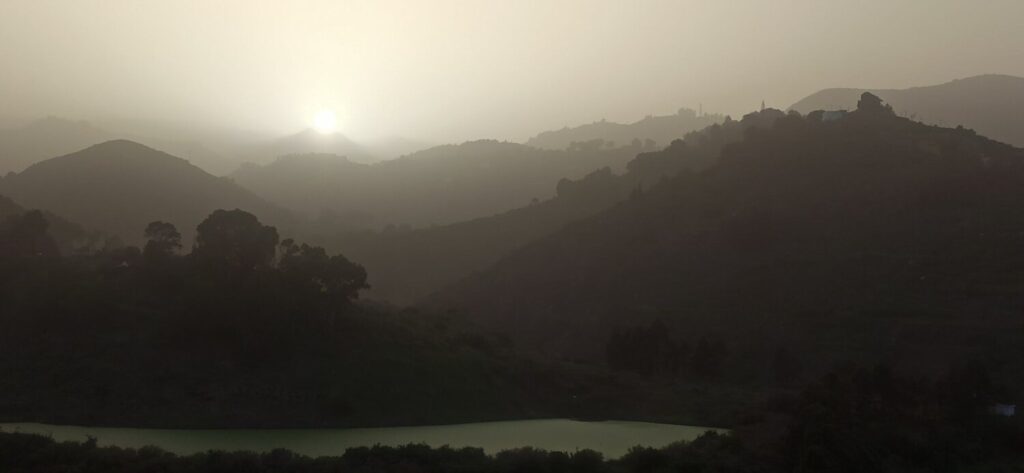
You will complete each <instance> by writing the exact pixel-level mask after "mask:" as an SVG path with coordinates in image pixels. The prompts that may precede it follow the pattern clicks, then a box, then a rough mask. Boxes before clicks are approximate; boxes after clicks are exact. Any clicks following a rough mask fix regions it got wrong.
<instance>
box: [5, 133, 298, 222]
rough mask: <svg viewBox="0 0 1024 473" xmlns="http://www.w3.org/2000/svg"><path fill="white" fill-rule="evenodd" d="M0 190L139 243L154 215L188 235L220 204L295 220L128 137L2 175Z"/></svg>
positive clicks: (280, 219)
mask: <svg viewBox="0 0 1024 473" xmlns="http://www.w3.org/2000/svg"><path fill="white" fill-rule="evenodd" d="M0 194H3V195H7V196H10V197H11V198H12V199H15V200H16V201H17V202H19V203H20V204H21V205H24V206H27V207H31V208H40V209H46V210H49V211H52V212H54V213H56V214H59V215H62V216H66V217H67V218H69V219H71V220H74V221H75V222H79V223H81V224H82V225H85V226H86V227H88V228H90V229H93V230H98V231H101V232H104V233H107V234H110V235H117V236H119V237H121V238H123V239H124V240H125V241H126V242H139V241H140V240H141V239H142V230H143V229H144V228H145V226H146V224H148V223H149V222H152V221H154V220H165V221H168V222H171V223H173V224H175V225H177V226H178V229H179V231H181V233H182V235H183V236H184V237H185V238H186V239H191V236H192V233H193V231H194V228H195V226H196V225H197V224H198V223H199V222H200V221H201V220H202V219H203V218H205V217H206V216H207V215H208V214H209V213H210V212H212V211H213V210H216V209H220V208H225V209H234V208H241V209H244V210H247V211H249V212H252V213H254V214H256V215H258V216H259V217H260V218H261V219H263V220H264V221H268V222H273V223H275V224H277V225H280V226H282V227H283V228H289V227H291V226H292V222H291V217H290V215H289V214H288V213H287V212H286V211H284V210H282V209H279V208H277V207H275V206H274V205H272V204H269V203H267V202H266V201H264V200H263V199H260V198H259V197H256V196H255V195H253V194H252V193H251V192H249V191H247V190H245V189H243V188H241V187H239V186H238V185H236V184H234V183H233V182H231V181H230V180H227V179H224V178H218V177H215V176H213V175H210V174H209V173H207V172H205V171H203V170H202V169H199V168H198V167H196V166H194V165H192V164H190V163H189V162H187V161H185V160H184V159H181V158H177V157H174V156H171V155H169V154H167V153H164V152H161V151H157V150H155V149H152V148H149V147H146V146H143V145H141V144H138V143H135V142H131V141H125V140H117V141H108V142H105V143H102V144H98V145H95V146H91V147H89V148H86V149H84V150H81V151H78V152H75V153H71V154H68V155H65V156H61V157H58V158H52V159H49V160H46V161H43V162H40V163H37V164H34V165H32V166H30V167H29V168H28V169H26V170H24V171H22V172H20V173H18V174H13V175H9V176H7V177H5V178H3V179H0Z"/></svg>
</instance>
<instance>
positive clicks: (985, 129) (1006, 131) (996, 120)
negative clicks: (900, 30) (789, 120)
mask: <svg viewBox="0 0 1024 473" xmlns="http://www.w3.org/2000/svg"><path fill="white" fill-rule="evenodd" d="M865 90H866V89H825V90H822V91H820V92H816V93H814V94H811V95H810V96H808V97H806V98H804V99H801V100H800V101H799V102H797V103H795V104H793V106H792V107H790V109H792V110H796V111H798V112H800V113H810V112H813V111H815V110H852V109H854V108H856V104H857V99H858V97H860V94H861V93H862V92H864V91H865ZM870 92H871V93H873V94H875V95H877V96H879V97H881V98H882V99H883V100H885V101H886V102H887V103H889V105H891V106H892V108H893V110H895V111H896V113H897V114H899V115H902V116H906V117H911V118H913V119H914V120H917V121H921V122H924V123H928V124H934V125H939V126H947V127H955V126H957V125H963V126H965V127H967V128H972V129H974V130H976V131H977V132H978V133H981V134H982V135H985V136H987V137H989V138H992V139H994V140H997V141H1002V142H1004V143H1010V144H1012V145H1015V146H1024V121H1022V120H1020V114H1021V110H1024V78H1021V77H1014V76H1007V75H996V74H990V75H981V76H974V77H969V78H966V79H960V80H954V81H952V82H947V83H945V84H939V85H932V86H927V87H912V88H909V89H873V90H870Z"/></svg>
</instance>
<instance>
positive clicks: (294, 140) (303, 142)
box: [242, 129, 378, 164]
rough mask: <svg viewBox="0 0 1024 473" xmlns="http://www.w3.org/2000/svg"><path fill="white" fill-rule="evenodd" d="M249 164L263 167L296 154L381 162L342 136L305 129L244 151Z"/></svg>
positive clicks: (357, 161) (358, 161)
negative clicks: (336, 156) (324, 155)
mask: <svg viewBox="0 0 1024 473" xmlns="http://www.w3.org/2000/svg"><path fill="white" fill-rule="evenodd" d="M242 153H243V157H244V158H246V159H247V160H248V161H250V162H253V163H257V164H264V163H269V162H272V161H274V160H275V159H277V158H280V157H283V156H291V155H297V154H333V155H338V156H342V157H345V158H347V159H348V160H349V161H352V162H355V163H372V162H376V161H378V159H377V158H376V157H374V156H373V155H372V154H371V153H370V152H369V151H368V150H367V149H365V148H364V147H363V146H362V145H360V144H358V143H356V142H354V141H352V140H350V139H349V138H348V137H347V136H345V135H343V134H341V133H327V134H324V133H320V132H318V131H316V130H313V129H306V130H303V131H301V132H299V133H295V134H293V135H288V136H285V137H282V138H278V139H275V140H272V141H269V142H264V143H259V144H254V145H252V146H251V147H250V148H249V149H248V150H244V151H242Z"/></svg>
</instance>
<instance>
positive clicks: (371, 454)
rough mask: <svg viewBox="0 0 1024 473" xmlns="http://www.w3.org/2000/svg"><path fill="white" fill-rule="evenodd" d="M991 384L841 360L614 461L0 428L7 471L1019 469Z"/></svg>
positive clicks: (1015, 427) (1016, 428) (1015, 432)
mask: <svg viewBox="0 0 1024 473" xmlns="http://www.w3.org/2000/svg"><path fill="white" fill-rule="evenodd" d="M996 390H998V384H997V383H995V382H994V381H993V380H992V379H990V378H989V377H988V374H987V372H986V371H985V370H984V369H983V368H981V367H980V366H979V365H977V364H967V365H964V366H962V367H959V368H957V369H954V370H953V371H951V372H950V373H948V374H947V375H946V376H944V377H943V378H942V379H940V380H938V381H925V380H920V379H913V378H905V377H901V376H898V375H895V374H893V373H892V372H891V371H889V370H888V369H886V368H884V367H876V368H874V369H871V370H866V369H861V368H857V367H855V366H845V367H841V368H839V369H837V370H835V371H834V372H832V373H830V374H828V375H827V376H826V377H824V378H823V379H822V380H820V381H818V382H816V383H814V384H813V385H811V386H810V387H808V388H807V389H806V390H805V391H804V392H803V393H802V394H800V395H799V396H793V397H790V398H785V399H779V400H777V401H775V402H774V403H773V404H771V405H767V406H764V408H763V410H762V411H761V412H758V413H757V414H756V416H754V417H753V418H751V420H749V421H748V422H747V423H745V424H744V425H742V426H740V427H738V428H737V429H736V430H735V431H734V432H732V433H730V434H716V433H713V432H709V433H706V434H704V435H703V436H701V437H699V438H698V439H696V440H694V441H692V442H680V443H675V444H672V445H669V446H667V447H664V448H660V449H654V448H645V447H635V448H633V449H631V450H630V451H629V452H628V453H627V454H626V455H624V456H623V457H622V458H618V459H604V458H603V457H602V456H601V454H599V453H597V452H594V451H592V450H580V451H576V452H547V451H543V450H537V449H533V448H522V449H516V450H507V451H502V452H499V453H497V454H495V455H487V454H485V453H484V452H483V451H482V450H480V449H477V448H460V449H454V448H449V447H439V448H431V447H428V446H426V445H407V446H402V447H385V446H372V447H369V446H368V447H360V448H351V449H348V450H347V451H346V452H345V453H344V454H343V455H341V456H339V457H320V458H309V457H304V456H301V455H296V454H294V453H292V452H289V451H287V450H282V449H278V450H273V451H270V452H266V453H253V452H219V451H215V452H207V453H201V454H195V455H189V456H177V455H174V454H170V453H167V452H164V451H162V450H160V449H158V448H155V447H146V448H142V449H138V450H136V449H121V448H116V447H99V446H97V443H96V441H95V439H90V440H87V441H85V442H63V443H57V442H54V441H53V440H51V439H48V438H45V437H42V436H37V435H28V434H17V433H0V469H2V470H3V471H5V472H12V473H13V472H30V471H47V472H62V471H68V472H70V471H74V472H82V473H89V472H106V471H124V472H136V471H137V472H152V471H161V472H178V471H181V472H243V471H244V472H437V473H441V472H470V471H472V472H523V473H526V472H530V473H544V472H548V473H562V472H579V473H583V472H586V473H601V472H608V473H619V472H621V473H626V472H630V473H632V472H636V473H652V472H763V473H774V472H844V473H845V472H849V473H855V472H856V473H859V472H864V471H872V472H905V471H920V472H955V471H993V472H996V471H1020V468H1021V467H1024V463H1022V462H1024V452H1022V450H1021V448H1020V445H1021V442H1024V426H1022V424H1021V422H1020V421H1019V419H1012V418H1004V417H1000V416H997V415H994V414H992V413H990V412H989V403H990V402H991V400H992V399H993V393H994V392H995V391H996Z"/></svg>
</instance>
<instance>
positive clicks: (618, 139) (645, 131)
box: [526, 108, 725, 149]
mask: <svg viewBox="0 0 1024 473" xmlns="http://www.w3.org/2000/svg"><path fill="white" fill-rule="evenodd" d="M724 119H725V117H724V116H722V115H717V114H701V115H698V114H697V112H695V111H693V110H690V109H687V108H681V109H679V112H678V113H676V114H675V115H667V116H647V117H646V118H644V119H643V120H640V121H638V122H635V123H630V124H622V123H614V122H609V121H605V120H601V121H599V122H594V123H591V124H588V125H580V126H577V127H573V128H569V127H565V128H562V129H561V130H554V131H545V132H543V133H540V134H539V135H537V136H535V137H533V138H530V139H529V140H528V141H527V142H526V144H527V145H530V146H534V147H537V148H544V149H565V148H568V147H569V146H570V145H572V143H574V142H578V143H582V142H586V141H593V140H603V141H610V142H612V143H614V144H615V145H619V146H622V145H629V144H630V143H632V142H633V140H640V141H641V142H645V141H646V140H652V141H654V145H653V146H650V145H647V147H665V146H668V144H669V143H671V142H672V140H675V139H678V138H680V137H682V136H683V135H685V134H687V133H689V132H691V131H694V130H699V129H701V128H704V127H706V126H709V125H713V124H715V123H721V122H722V120H724Z"/></svg>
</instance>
